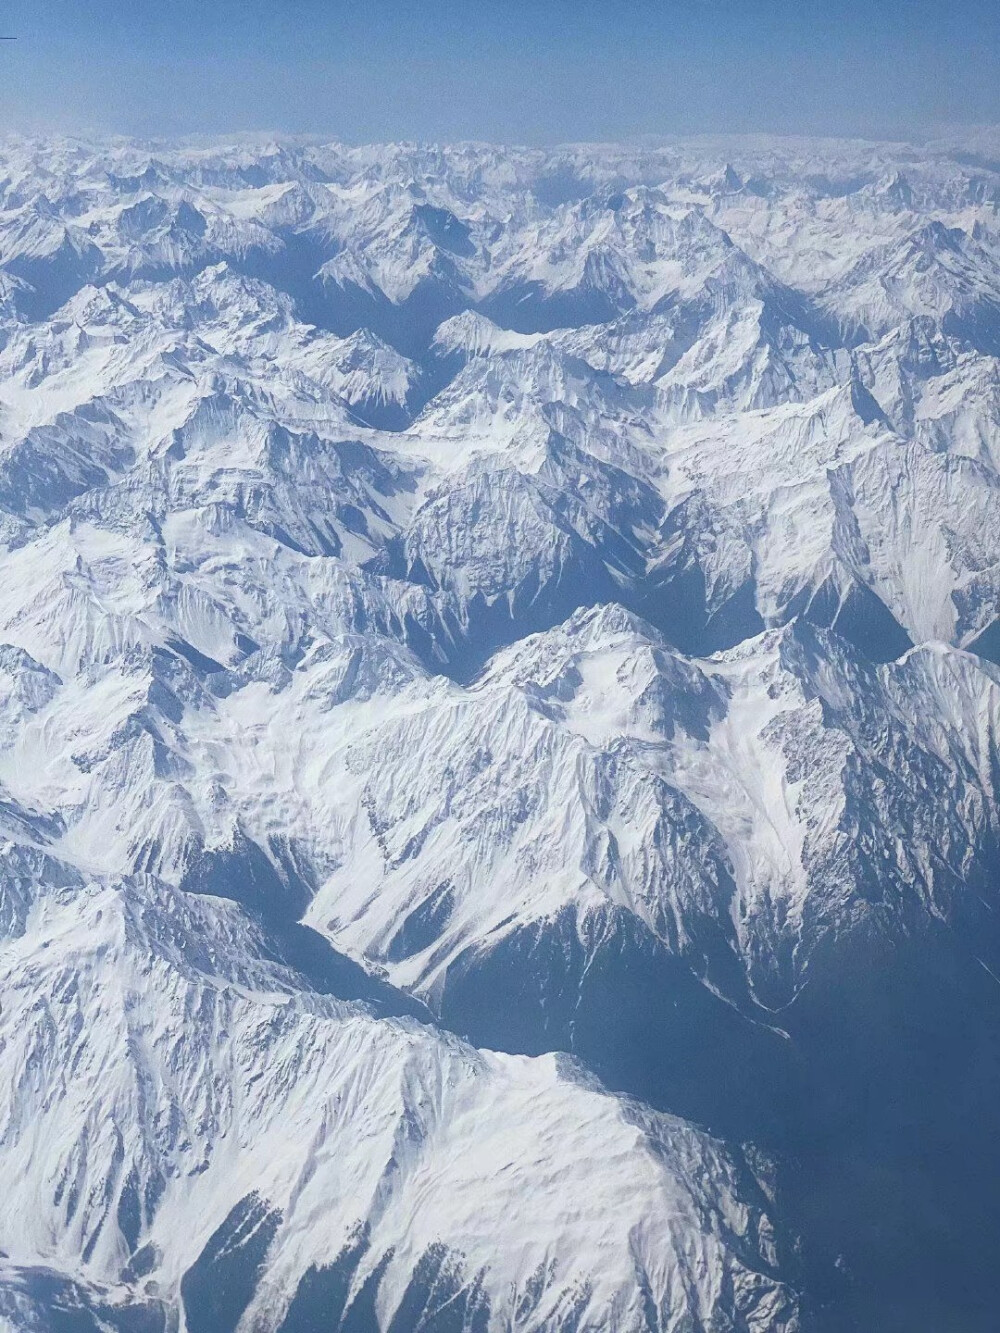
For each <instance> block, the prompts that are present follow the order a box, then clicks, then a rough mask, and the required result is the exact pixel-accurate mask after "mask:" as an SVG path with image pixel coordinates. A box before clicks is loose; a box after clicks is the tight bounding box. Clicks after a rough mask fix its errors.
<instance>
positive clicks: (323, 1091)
mask: <svg viewBox="0 0 1000 1333" xmlns="http://www.w3.org/2000/svg"><path fill="white" fill-rule="evenodd" d="M0 159H2V163H0V165H2V171H0V177H2V179H0V862H2V868H0V939H2V945H0V1004H2V1009H0V1182H2V1204H0V1330H3V1333H21V1331H22V1330H33V1331H34V1333H67V1331H69V1330H72V1333H97V1331H98V1330H100V1331H103V1333H107V1331H108V1330H113V1331H114V1333H335V1331H336V1330H345V1331H346V1330H354V1331H355V1333H417V1330H419V1331H420V1333H501V1331H502V1333H507V1331H508V1330H521V1331H523V1333H605V1331H608V1333H660V1331H662V1333H811V1330H823V1331H824V1333H852V1331H854V1330H857V1333H871V1330H873V1329H878V1330H879V1331H880V1333H903V1331H904V1330H905V1333H923V1330H927V1331H928V1333H930V1330H931V1329H934V1330H935V1333H937V1331H938V1330H945V1329H952V1328H955V1329H960V1330H961V1333H988V1330H992V1329H993V1328H994V1327H995V1323H994V1322H993V1321H994V1320H995V1315H994V1314H993V1313H992V1312H993V1311H994V1310H995V1308H996V1302H997V1300H1000V1290H998V1288H1000V1278H998V1277H997V1275H996V1273H995V1271H994V1270H995V1268H996V1265H995V1263H994V1262H993V1260H992V1256H993V1254H994V1252H995V1249H996V1246H997V1245H998V1244H1000V1202H998V1201H997V1199H996V1198H995V1195H996V1193H997V1192H996V1190H995V1189H994V1188H993V1183H994V1182H995V1180H996V1179H997V1173H998V1172H1000V1145H998V1143H997V1142H996V1139H997V1136H996V1135H995V1133H994V1130H993V1122H994V1118H995V1116H994V1108H995V1106H996V1104H997V1103H996V1099H997V1097H998V1096H1000V1066H998V1062H997V1055H996V1052H997V1050H998V1049H1000V992H998V989H997V987H998V985H1000V982H998V980H997V978H998V977H1000V927H998V924H997V920H998V915H1000V914H998V912H997V908H998V906H1000V900H998V897H997V886H998V883H1000V878H998V872H1000V752H998V729H1000V668H998V667H997V666H995V665H994V663H995V662H996V661H1000V360H998V354H1000V139H998V140H997V141H996V142H993V141H992V140H991V138H990V137H989V136H987V135H982V136H980V137H979V138H978V139H975V140H969V141H968V142H962V143H958V142H956V143H948V142H940V143H935V144H929V145H926V146H924V147H921V148H920V149H915V148H912V147H909V146H906V145H875V144H858V143H838V142H832V141H831V142H823V143H810V142H808V141H777V142H764V141H755V140H746V141H732V142H710V141H705V142H701V143H685V142H678V143H675V144H668V145H666V146H664V147H662V148H657V149H642V150H638V149H636V150H633V149H617V148H590V147H574V148H568V149H562V150H554V151H552V152H536V151H528V150H500V149H492V148H488V147H484V146H464V147H455V148H418V147H415V146H412V145H402V146H394V147H386V148H364V149H348V148H344V147H341V146H337V145H332V146H331V145H318V144H312V143H294V142H288V143H264V142H251V141H245V142H242V141H240V142H233V143H228V144H215V145H205V144H200V145H169V144H155V145H150V144H135V143H127V142H121V141H115V142H112V143H108V144H90V143H82V142H78V141H70V140H59V141H48V142H32V141H7V142H6V143H4V144H3V145H2V148H0ZM929 1201H933V1202H932V1203H931V1202H929Z"/></svg>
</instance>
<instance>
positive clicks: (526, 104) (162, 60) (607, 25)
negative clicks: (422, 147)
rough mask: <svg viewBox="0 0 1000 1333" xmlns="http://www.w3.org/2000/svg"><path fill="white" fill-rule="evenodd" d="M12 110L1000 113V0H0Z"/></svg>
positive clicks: (201, 114)
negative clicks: (11, 39)
mask: <svg viewBox="0 0 1000 1333" xmlns="http://www.w3.org/2000/svg"><path fill="white" fill-rule="evenodd" d="M0 16H2V22H3V25H4V27H5V28H6V29H7V30H9V31H10V32H11V33H15V34H16V35H17V36H18V38H19V40H18V42H17V43H16V44H9V45H4V46H2V47H0V122H2V126H3V128H8V129H28V130H31V129H50V128H62V129H71V130H72V129H82V128H94V129H108V130H120V131H125V132H130V133H188V132H198V131H204V132H217V131H221V132H225V131H231V130H246V129H273V130H282V131H292V132H302V131H305V132H317V133H323V134H331V135H337V136H340V137H342V138H345V139H347V140H351V141H359V140H366V139H384V138H417V139H425V140H427V139H429V140H433V139H456V138H479V139H496V140H507V141H518V142H526V143H545V142H553V141H557V140H565V139H608V138H621V137H630V136H635V135H643V134H653V135H655V134H673V133H701V132H715V131H725V130H731V131H736V132H745V131H758V130H763V131H775V132H781V133H796V132H801V133H834V134H864V135H871V136H877V135H882V136H884V135H906V134H919V133H920V132H922V131H926V130H930V129H933V128H934V127H935V126H941V125H959V124H985V123H996V122H1000V0H937V3H929V2H928V0H841V2H840V3H837V2H835V0H827V2H826V3H817V0H797V2H794V0H742V3H740V2H739V0H617V3H615V2H614V0H575V2H574V0H536V2H535V3H528V2H527V0H489V2H488V3H478V2H477V0H466V2H465V3H460V2H459V0H422V3H421V2H418V0H271V2H270V3H264V2H263V0H0Z"/></svg>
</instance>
